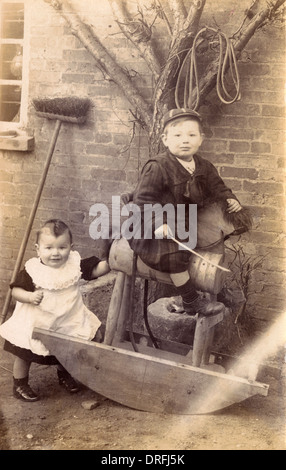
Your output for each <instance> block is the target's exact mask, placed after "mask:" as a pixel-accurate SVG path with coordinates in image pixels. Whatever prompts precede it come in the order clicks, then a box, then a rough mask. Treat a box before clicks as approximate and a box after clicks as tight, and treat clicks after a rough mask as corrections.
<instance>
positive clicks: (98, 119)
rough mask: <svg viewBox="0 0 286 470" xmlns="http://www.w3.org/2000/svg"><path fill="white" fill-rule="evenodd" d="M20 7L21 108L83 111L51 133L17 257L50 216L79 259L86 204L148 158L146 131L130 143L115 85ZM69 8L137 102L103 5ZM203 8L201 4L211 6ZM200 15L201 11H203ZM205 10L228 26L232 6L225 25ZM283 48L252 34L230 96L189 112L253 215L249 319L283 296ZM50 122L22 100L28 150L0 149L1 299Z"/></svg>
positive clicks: (49, 25)
mask: <svg viewBox="0 0 286 470" xmlns="http://www.w3.org/2000/svg"><path fill="white" fill-rule="evenodd" d="M28 3H29V5H30V6H31V10H30V15H31V16H30V19H29V23H30V52H29V54H30V61H29V102H31V100H32V98H34V97H46V96H50V97H54V96H74V95H76V96H81V97H89V98H91V100H92V103H93V106H92V109H91V110H90V112H89V115H88V120H87V123H86V124H84V125H83V126H77V125H72V124H63V126H62V129H61V132H60V136H59V139H58V143H57V147H56V150H55V153H54V157H53V160H52V163H51V166H50V170H49V173H48V177H47V180H46V184H45V188H44V191H43V194H42V198H41V202H40V206H39V209H38V211H37V216H36V220H35V223H34V226H33V230H32V234H31V237H30V241H29V244H28V247H27V251H26V254H25V259H27V258H29V257H31V256H34V254H35V252H34V249H33V245H34V236H35V231H36V230H37V229H38V228H39V226H40V224H41V223H42V222H43V221H45V220H46V219H48V218H51V217H59V218H62V219H63V220H65V221H66V222H67V223H68V224H69V225H70V227H71V229H72V232H73V234H74V242H75V248H76V249H78V250H79V251H80V253H81V254H82V256H88V255H91V254H93V253H95V254H97V253H99V248H100V246H99V245H100V244H99V243H97V242H95V241H94V240H92V239H91V238H90V236H89V225H90V223H91V221H92V218H91V217H90V216H89V209H90V207H91V206H92V205H93V204H94V203H96V202H104V203H105V204H107V205H110V203H111V197H112V195H119V194H121V193H122V192H124V191H126V190H131V189H132V188H133V187H134V185H135V183H136V181H137V178H138V173H139V170H140V168H141V167H142V164H143V163H144V162H145V161H146V159H147V158H148V140H147V136H146V135H145V134H144V131H142V130H140V129H139V127H138V126H136V127H135V137H134V138H133V140H132V136H133V131H134V122H133V117H132V114H131V113H130V112H129V108H130V106H129V103H128V102H127V101H126V100H125V99H124V97H123V96H121V95H120V93H119V92H118V89H117V87H116V85H115V84H114V83H112V82H110V81H109V80H107V79H105V77H104V75H103V73H102V71H100V70H99V69H98V68H97V67H96V66H95V62H94V59H93V58H92V57H91V55H90V54H89V53H88V52H87V51H86V50H85V49H84V48H83V46H82V45H81V43H80V42H79V41H78V40H77V39H76V38H75V37H74V36H73V35H72V33H71V31H70V30H69V29H68V27H67V26H66V23H65V21H64V20H63V19H62V18H61V17H60V16H59V14H58V13H57V12H56V11H55V10H53V9H52V8H51V7H50V6H49V5H48V4H46V3H45V2H42V1H41V8H37V7H36V3H37V6H38V3H39V2H35V0H28ZM73 3H74V5H75V6H76V7H77V8H79V9H80V11H81V15H82V17H84V18H88V20H89V21H90V22H91V23H92V24H93V25H94V27H95V29H96V32H97V34H98V36H99V37H100V38H103V41H104V44H105V46H106V47H107V48H108V50H109V51H111V52H112V53H113V54H114V55H115V56H116V57H117V58H118V60H119V62H120V63H121V64H122V65H124V66H126V67H128V68H131V69H134V70H137V71H138V72H139V73H140V75H136V76H135V77H134V80H135V81H136V82H137V85H138V86H139V87H140V89H141V90H143V92H144V94H146V96H149V93H150V88H151V87H152V80H151V78H150V75H149V74H148V71H147V69H146V67H145V63H144V61H143V59H141V58H139V56H138V53H137V51H135V50H134V49H132V48H130V47H129V46H128V43H127V40H126V39H124V37H123V36H122V35H121V34H118V31H119V30H118V27H117V25H116V24H115V23H114V21H113V20H112V16H111V14H110V10H109V2H108V1H107V0H105V1H103V2H80V1H79V0H74V1H73ZM228 3H229V2H228ZM233 3H234V5H236V3H237V2H233ZM219 4H221V2H220V3H219ZM215 6H216V5H215V4H214V2H212V7H215ZM235 8H238V7H237V6H236V7H235ZM214 9H215V8H214ZM239 9H240V11H241V10H242V8H240V7H239ZM233 11H234V10H233ZM208 14H210V17H211V16H212V12H211V11H208ZM216 14H217V19H218V20H219V19H221V18H222V19H223V20H224V22H225V27H226V31H227V29H228V28H229V29H230V30H233V28H232V26H233V23H234V22H236V23H237V21H238V20H239V16H238V15H239V12H238V11H237V10H235V11H234V13H233V16H232V17H231V18H224V15H225V12H224V8H221V9H217V11H216ZM206 19H207V18H206ZM231 28H232V29H231ZM161 39H162V38H161ZM283 44H284V41H283V37H282V30H281V29H279V28H272V29H269V30H265V31H261V32H259V33H258V34H257V35H256V36H255V38H253V39H252V40H251V42H250V43H249V44H248V46H247V48H246V50H245V51H244V53H243V54H242V58H241V60H240V62H239V71H240V77H241V94H242V99H241V101H239V102H237V103H235V104H232V105H222V104H220V102H219V101H218V99H217V97H216V95H215V93H212V94H211V96H210V97H209V99H208V103H207V104H205V105H204V106H203V107H202V108H201V112H202V114H203V116H204V118H205V122H206V135H207V137H206V139H205V142H204V144H203V147H202V155H203V156H205V157H206V158H208V159H209V160H210V161H212V162H213V163H214V164H215V165H216V166H217V168H218V169H219V172H220V174H221V176H222V177H223V178H224V180H225V181H226V183H227V184H228V185H229V186H230V187H231V188H232V189H233V190H234V192H235V193H236V195H237V196H238V197H239V199H240V201H241V202H242V203H243V204H246V205H247V206H249V207H250V208H251V209H252V211H253V214H254V229H253V231H252V232H251V233H250V234H247V235H246V236H244V247H245V250H246V253H249V254H250V255H252V256H255V257H256V256H260V255H267V256H266V257H265V259H264V261H263V264H262V267H261V268H260V269H259V270H257V271H255V273H254V276H253V291H254V294H253V295H252V297H251V299H250V302H251V304H252V308H253V311H254V312H255V314H256V315H257V316H258V317H260V318H271V317H272V316H276V315H277V314H278V313H279V312H280V311H281V310H282V309H283V306H284V301H285V294H284V292H285V288H284V280H285V270H286V269H285V264H284V262H285V251H284V249H283V239H284V233H283V232H285V230H284V228H285V225H284V222H283V219H284V217H283V216H284V194H283V188H284V176H283V169H284V147H283V144H284V135H283V131H284V129H285V127H284V126H285V121H284V107H283V99H284V97H283V85H284V83H283V82H284V73H285V70H284V52H285V51H284V48H283ZM54 125H55V122H54V121H48V120H46V119H43V118H39V117H38V116H36V114H35V112H34V110H33V108H32V106H31V105H30V108H29V127H30V128H31V129H32V130H33V131H34V135H35V149H34V151H32V152H27V153H24V152H11V151H9V152H8V151H0V170H1V172H0V183H1V196H0V197H1V216H2V217H1V252H2V257H1V258H2V261H1V268H0V270H1V281H0V282H1V284H0V295H1V303H3V299H4V297H5V295H6V292H7V288H8V284H9V280H10V278H11V273H12V270H13V268H14V263H15V259H16V257H17V253H18V249H19V246H20V243H21V239H22V237H23V234H24V230H25V227H26V224H27V218H28V216H29V213H30V209H31V206H32V204H33V200H34V194H35V192H36V189H37V185H38V182H39V180H40V177H41V172H42V170H43V165H44V161H45V158H46V155H47V151H48V146H49V142H50V140H51V136H52V133H53V129H54Z"/></svg>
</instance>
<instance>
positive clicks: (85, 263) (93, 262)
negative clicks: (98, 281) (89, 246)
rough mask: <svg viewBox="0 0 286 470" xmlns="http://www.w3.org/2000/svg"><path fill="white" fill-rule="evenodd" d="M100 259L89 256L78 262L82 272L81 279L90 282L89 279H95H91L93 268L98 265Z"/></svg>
mask: <svg viewBox="0 0 286 470" xmlns="http://www.w3.org/2000/svg"><path fill="white" fill-rule="evenodd" d="M100 261H101V260H100V259H99V258H97V257H96V256H91V257H90V258H84V259H82V260H81V262H80V268H81V272H82V278H83V279H85V280H86V281H91V279H95V278H94V277H92V271H93V268H95V267H96V266H97V265H98V263H100Z"/></svg>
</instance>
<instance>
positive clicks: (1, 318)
mask: <svg viewBox="0 0 286 470" xmlns="http://www.w3.org/2000/svg"><path fill="white" fill-rule="evenodd" d="M61 124H62V122H61V121H60V120H58V119H57V120H56V125H55V130H54V133H53V136H52V140H51V143H50V147H49V151H48V155H47V158H46V163H45V167H44V171H43V174H42V177H41V180H40V183H39V186H38V189H37V193H36V196H35V200H34V204H33V207H32V210H31V213H30V217H29V220H28V225H27V227H26V231H25V234H24V238H23V240H22V243H21V246H20V249H19V253H18V256H17V260H16V264H15V267H14V271H13V274H12V278H11V281H10V284H11V283H12V282H14V281H15V279H16V276H17V274H18V272H19V269H20V266H21V264H22V261H23V258H24V254H25V250H26V247H27V243H28V240H29V236H30V233H31V229H32V225H33V222H34V219H35V215H36V211H37V208H38V205H39V202H40V198H41V195H42V191H43V188H44V184H45V181H46V177H47V174H48V171H49V166H50V163H51V160H52V156H53V153H54V150H55V146H56V142H57V138H58V135H59V132H60V129H61ZM11 297H12V291H11V289H10V288H9V290H8V292H7V295H6V299H5V304H4V307H3V311H2V314H1V316H0V324H2V323H3V322H4V321H5V319H6V316H7V313H8V309H9V305H10V301H11Z"/></svg>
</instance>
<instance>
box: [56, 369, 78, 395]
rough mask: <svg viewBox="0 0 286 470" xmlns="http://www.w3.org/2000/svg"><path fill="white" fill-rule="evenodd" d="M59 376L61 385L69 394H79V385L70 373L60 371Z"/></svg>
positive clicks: (58, 371)
mask: <svg viewBox="0 0 286 470" xmlns="http://www.w3.org/2000/svg"><path fill="white" fill-rule="evenodd" d="M57 374H58V378H59V384H60V385H61V386H62V387H64V388H65V389H66V390H67V391H68V392H69V393H77V392H78V391H79V386H78V384H77V383H76V381H75V380H74V379H73V378H72V376H71V375H70V374H69V373H68V371H67V370H65V369H63V370H61V369H58V370H57Z"/></svg>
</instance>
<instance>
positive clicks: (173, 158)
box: [129, 109, 242, 315]
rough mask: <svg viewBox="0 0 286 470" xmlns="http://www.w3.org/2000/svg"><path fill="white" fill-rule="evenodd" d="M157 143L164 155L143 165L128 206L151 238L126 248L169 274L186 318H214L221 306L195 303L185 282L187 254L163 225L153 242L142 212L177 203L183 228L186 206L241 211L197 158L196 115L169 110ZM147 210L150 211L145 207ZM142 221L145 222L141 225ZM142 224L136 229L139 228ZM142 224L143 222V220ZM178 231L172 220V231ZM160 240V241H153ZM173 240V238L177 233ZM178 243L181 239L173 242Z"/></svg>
mask: <svg viewBox="0 0 286 470" xmlns="http://www.w3.org/2000/svg"><path fill="white" fill-rule="evenodd" d="M162 141H163V143H164V145H165V147H166V151H165V152H164V153H162V154H160V155H158V156H157V157H156V158H154V159H151V160H149V161H148V162H147V163H146V165H145V166H144V168H143V170H142V174H141V178H140V180H139V182H138V184H137V187H136V189H135V191H134V194H133V202H134V203H135V204H137V206H139V207H140V209H141V214H142V218H145V226H147V225H148V223H149V225H150V223H151V225H152V235H153V236H152V238H151V237H148V239H146V236H145V239H144V237H143V236H142V234H141V237H138V238H136V237H134V238H132V239H131V240H129V243H130V246H131V248H132V249H133V250H134V252H135V253H136V254H137V255H138V256H140V258H141V259H142V261H144V263H145V264H147V265H148V266H150V267H152V268H154V269H157V270H159V271H163V272H168V273H170V277H171V279H172V282H173V284H174V285H175V286H176V288H177V292H178V295H181V296H182V300H183V307H184V310H185V311H186V313H188V314H189V315H195V314H196V313H197V312H198V313H201V314H203V315H209V314H214V313H218V312H219V311H220V310H221V309H222V307H223V305H222V304H221V303H219V302H209V301H207V300H206V299H200V298H199V295H198V293H197V291H196V289H195V288H194V286H193V284H192V282H191V281H190V278H189V273H188V264H189V257H190V252H188V251H186V250H182V249H179V247H178V245H177V244H176V243H175V242H174V241H173V240H171V239H170V238H167V235H168V230H169V229H168V226H167V224H166V223H163V224H162V225H161V226H160V227H159V228H158V229H157V230H156V234H155V235H156V237H157V238H156V237H155V238H154V229H155V227H154V215H150V213H149V214H148V212H147V214H148V215H146V211H145V213H144V207H146V204H149V205H152V206H153V205H154V204H160V205H161V206H165V205H166V204H170V205H172V206H174V207H175V208H176V207H177V206H178V204H184V206H185V219H184V220H185V227H189V222H190V221H189V204H196V205H197V208H198V209H200V208H202V207H203V206H205V205H206V204H208V203H210V202H214V201H225V204H226V207H227V211H228V212H229V213H233V212H239V211H240V210H241V209H242V207H241V205H240V203H239V201H238V200H237V198H236V196H235V195H234V194H233V193H232V191H231V190H230V189H229V188H227V187H226V185H225V184H224V182H223V180H222V179H221V178H220V176H219V174H218V172H217V170H216V168H215V167H214V166H213V165H212V163H210V162H209V161H207V160H205V159H203V158H202V157H200V156H199V155H197V151H198V150H199V148H200V146H201V144H202V141H203V133H202V127H201V117H200V115H199V114H198V113H197V112H195V111H193V110H191V109H173V110H170V111H168V113H167V114H166V115H165V116H164V121H163V134H162ZM149 207H150V206H149ZM146 219H147V220H146ZM141 225H142V224H141ZM143 225H144V221H143ZM177 229H178V221H177V227H176V232H177ZM160 235H161V239H158V236H160ZM176 238H177V239H179V237H178V235H177V233H176ZM179 241H182V242H183V240H179Z"/></svg>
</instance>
